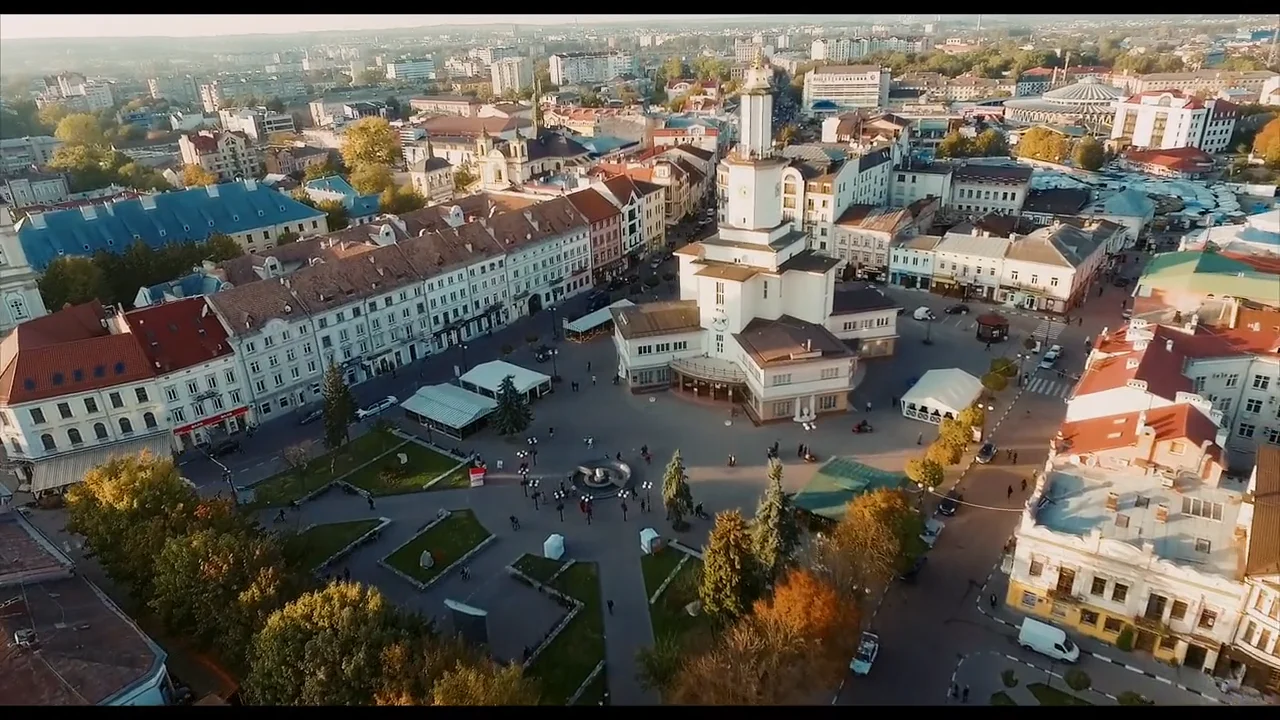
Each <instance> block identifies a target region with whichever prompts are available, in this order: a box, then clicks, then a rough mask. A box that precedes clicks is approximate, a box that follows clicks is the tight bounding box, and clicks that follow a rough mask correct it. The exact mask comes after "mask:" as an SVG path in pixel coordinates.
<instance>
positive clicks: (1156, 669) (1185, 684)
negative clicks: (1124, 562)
mask: <svg viewBox="0 0 1280 720" xmlns="http://www.w3.org/2000/svg"><path fill="white" fill-rule="evenodd" d="M1008 587H1009V579H1008V577H1007V576H1006V575H1004V574H1003V573H1001V572H999V570H998V569H996V570H995V571H993V572H992V574H991V576H990V577H989V578H988V579H987V582H986V584H985V585H984V586H983V588H982V592H981V593H979V594H978V597H977V598H976V600H977V606H978V611H979V612H981V613H982V614H983V615H985V616H986V617H987V618H988V619H990V620H994V621H995V622H997V623H1000V624H1001V625H1003V626H1005V627H1007V628H1009V629H1010V631H1011V632H1013V633H1016V632H1017V628H1018V627H1020V626H1021V624H1022V620H1023V619H1024V618H1025V617H1027V616H1026V615H1024V614H1022V613H1019V612H1017V611H1015V610H1013V609H1011V608H1009V607H1008V606H1007V605H1005V603H1004V599H1005V597H1006V595H1007V594H1008ZM993 593H994V594H995V596H996V598H998V602H997V603H996V607H995V609H994V610H993V609H992V608H991V606H990V605H989V604H988V603H989V600H988V598H989V597H990V596H991V594H993ZM1037 619H1039V620H1044V618H1037ZM1063 629H1064V630H1066V631H1067V632H1068V634H1069V635H1070V637H1071V640H1072V642H1074V643H1076V644H1077V645H1079V646H1080V652H1081V653H1083V654H1085V655H1089V656H1091V657H1093V658H1094V659H1096V660H1101V661H1102V662H1104V663H1109V664H1111V665H1113V666H1115V667H1116V668H1122V669H1124V670H1128V671H1129V672H1132V673H1136V674H1138V675H1143V676H1145V677H1147V678H1151V679H1154V680H1158V681H1160V682H1162V683H1165V684H1167V685H1171V686H1173V687H1175V688H1178V689H1179V690H1184V691H1186V692H1189V693H1192V694H1194V695H1199V696H1202V697H1205V698H1207V699H1208V700H1210V701H1213V702H1217V703H1223V704H1237V703H1238V699H1237V698H1233V697H1230V696H1228V695H1226V694H1224V693H1223V692H1222V691H1220V690H1219V689H1218V687H1217V685H1216V683H1215V682H1214V680H1213V678H1212V677H1210V676H1209V675H1208V674H1206V673H1204V672H1202V671H1199V670H1195V669H1192V668H1187V667H1182V666H1170V665H1167V664H1165V663H1162V662H1159V661H1158V660H1156V659H1155V658H1153V657H1151V656H1150V655H1146V654H1144V653H1140V652H1124V651H1123V650H1121V649H1120V648H1117V647H1116V646H1114V645H1108V644H1107V643H1104V642H1101V641H1099V640H1094V639H1093V638H1090V637H1087V636H1084V635H1080V634H1078V633H1074V632H1071V630H1070V628H1063ZM1103 689H1104V688H1103ZM1123 689H1124V688H1121V690H1123ZM1115 694H1118V693H1115Z"/></svg>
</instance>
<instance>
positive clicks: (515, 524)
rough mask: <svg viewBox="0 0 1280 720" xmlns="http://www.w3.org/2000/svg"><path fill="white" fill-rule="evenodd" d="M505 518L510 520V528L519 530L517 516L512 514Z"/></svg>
mask: <svg viewBox="0 0 1280 720" xmlns="http://www.w3.org/2000/svg"><path fill="white" fill-rule="evenodd" d="M507 519H508V520H510V521H511V529H512V530H519V529H520V519H519V518H517V517H516V516H515V515H512V516H511V517H509V518H507Z"/></svg>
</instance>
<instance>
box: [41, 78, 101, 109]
mask: <svg viewBox="0 0 1280 720" xmlns="http://www.w3.org/2000/svg"><path fill="white" fill-rule="evenodd" d="M36 105H37V106H38V107H40V108H42V109H43V108H45V107H48V106H50V105H61V106H62V107H65V108H66V109H67V110H68V111H70V112H90V113H91V112H98V111H99V110H106V109H108V108H111V107H113V106H115V97H114V95H113V94H112V92H111V85H110V84H108V83H102V82H92V81H87V80H85V78H84V76H82V75H77V74H75V73H63V74H61V75H58V76H57V82H56V83H55V84H49V83H48V82H47V81H46V88H45V91H44V92H43V93H41V94H40V95H39V96H37V97H36Z"/></svg>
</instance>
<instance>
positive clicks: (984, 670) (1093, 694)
mask: <svg viewBox="0 0 1280 720" xmlns="http://www.w3.org/2000/svg"><path fill="white" fill-rule="evenodd" d="M1006 674H1009V675H1011V677H1012V679H1013V682H1014V685H1013V687H1009V686H1008V685H1006V684H1005V681H1004V676H1005V675H1006ZM951 683H952V686H953V687H954V688H955V689H956V691H957V693H958V695H957V696H955V697H948V698H946V703H947V704H948V705H953V704H968V705H1002V704H1007V703H1008V701H1012V702H1013V703H1014V704H1016V705H1019V706H1022V707H1037V706H1040V705H1044V704H1045V703H1042V702H1040V699H1039V698H1037V697H1036V695H1035V693H1034V692H1032V690H1031V688H1030V687H1029V686H1031V685H1047V686H1049V687H1050V688H1052V690H1056V691H1058V692H1057V693H1053V694H1055V695H1058V696H1068V697H1069V698H1076V699H1077V700H1080V701H1083V702H1085V703H1088V704H1089V705H1110V704H1113V703H1115V702H1116V701H1115V699H1114V698H1113V697H1112V696H1111V695H1109V694H1107V693H1103V692H1097V691H1093V690H1087V691H1085V692H1076V691H1074V690H1072V689H1071V688H1069V687H1067V684H1066V681H1065V680H1063V679H1062V673H1061V672H1047V671H1045V670H1043V669H1042V668H1038V667H1035V666H1034V665H1029V664H1027V663H1025V662H1023V661H1021V660H1017V659H1016V658H1012V657H1010V656H1007V655H1003V654H1001V653H998V652H979V653H974V654H972V655H967V656H965V657H964V658H963V659H962V660H960V663H959V664H958V665H956V670H955V673H953V674H952V676H951ZM965 688H968V690H969V701H968V703H965V702H964V700H963V697H964V695H963V693H964V690H965ZM1042 692H1051V691H1042ZM999 696H1003V697H999ZM1064 699H1066V698H1064ZM1068 701H1069V702H1071V701H1070V700H1068ZM1050 704H1061V703H1050Z"/></svg>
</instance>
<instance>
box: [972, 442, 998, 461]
mask: <svg viewBox="0 0 1280 720" xmlns="http://www.w3.org/2000/svg"><path fill="white" fill-rule="evenodd" d="M995 456H996V444H995V443H993V442H984V443H982V447H980V448H978V456H977V457H975V458H974V460H977V461H978V462H979V463H981V464H983V465H986V464H987V463H989V462H991V460H992V459H993V458H994V457H995Z"/></svg>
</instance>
